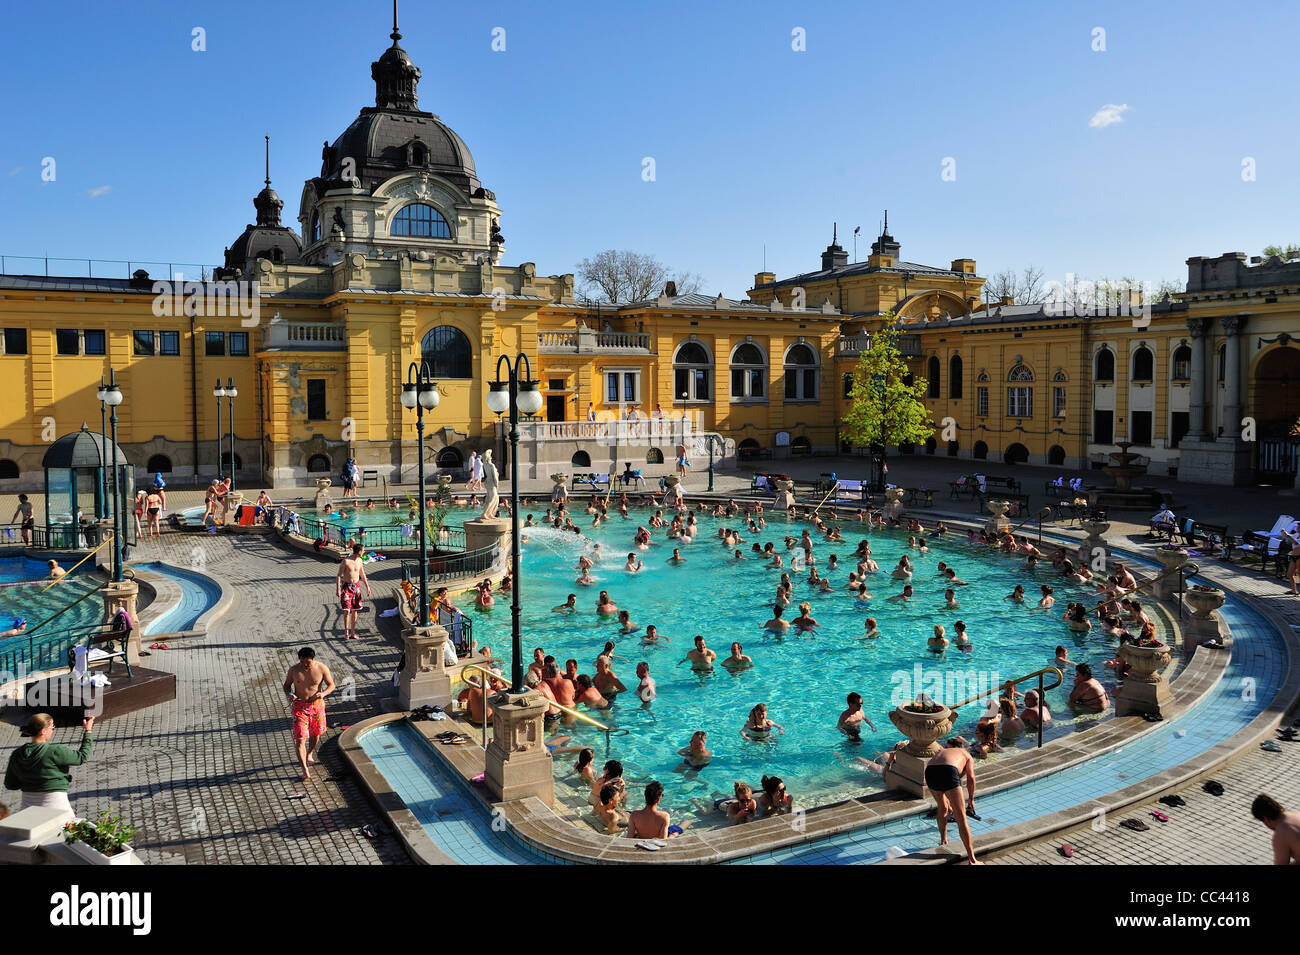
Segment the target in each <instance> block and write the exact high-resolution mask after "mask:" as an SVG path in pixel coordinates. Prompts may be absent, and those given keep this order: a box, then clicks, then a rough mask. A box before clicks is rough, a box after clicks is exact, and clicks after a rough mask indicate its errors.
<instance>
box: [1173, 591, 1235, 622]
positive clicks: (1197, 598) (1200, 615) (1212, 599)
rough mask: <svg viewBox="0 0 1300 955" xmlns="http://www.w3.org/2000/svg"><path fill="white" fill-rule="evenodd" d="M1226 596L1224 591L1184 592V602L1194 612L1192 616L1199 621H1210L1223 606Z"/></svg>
mask: <svg viewBox="0 0 1300 955" xmlns="http://www.w3.org/2000/svg"><path fill="white" fill-rule="evenodd" d="M1226 599H1227V598H1226V597H1225V596H1224V593H1223V591H1222V590H1195V589H1193V590H1187V591H1184V592H1183V601H1184V602H1185V603H1186V604H1187V606H1188V607H1190V608H1191V610H1192V616H1193V617H1194V618H1195V619H1197V620H1209V619H1210V615H1211V614H1213V613H1214V611H1216V610H1218V609H1219V608H1220V607H1222V606H1223V603H1224V600H1226Z"/></svg>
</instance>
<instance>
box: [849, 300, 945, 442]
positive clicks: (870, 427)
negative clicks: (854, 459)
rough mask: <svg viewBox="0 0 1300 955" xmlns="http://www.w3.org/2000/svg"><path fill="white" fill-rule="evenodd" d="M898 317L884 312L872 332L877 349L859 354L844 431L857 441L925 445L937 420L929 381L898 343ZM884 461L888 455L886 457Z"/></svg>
mask: <svg viewBox="0 0 1300 955" xmlns="http://www.w3.org/2000/svg"><path fill="white" fill-rule="evenodd" d="M896 322H897V315H895V314H894V313H893V312H892V311H891V312H887V313H886V314H885V315H884V318H883V321H882V324H881V327H880V328H879V329H878V330H877V331H875V332H872V333H871V347H869V348H868V349H866V350H865V351H863V352H862V353H861V354H860V355H859V356H858V364H857V367H856V368H854V370H853V387H852V389H851V391H850V392H849V409H848V411H846V412H845V413H844V420H843V423H842V425H841V428H840V431H841V434H842V435H843V436H844V437H845V438H846V439H847V440H848V441H850V442H852V443H853V444H857V445H868V446H869V445H879V446H880V447H882V448H888V447H889V446H890V445H899V444H920V443H923V442H924V441H925V440H926V438H929V437H931V436H933V434H934V430H935V428H934V419H933V418H931V417H930V409H929V408H927V407H926V406H925V393H926V390H927V388H928V385H929V382H928V381H927V380H926V379H925V378H919V377H917V378H912V379H910V383H909V379H908V376H909V375H910V374H911V372H910V370H909V369H908V367H907V362H906V360H905V359H904V358H903V354H902V352H901V351H900V350H899V347H898V337H899V330H898V326H897V324H896ZM881 463H882V464H883V463H884V455H883V454H882V456H881Z"/></svg>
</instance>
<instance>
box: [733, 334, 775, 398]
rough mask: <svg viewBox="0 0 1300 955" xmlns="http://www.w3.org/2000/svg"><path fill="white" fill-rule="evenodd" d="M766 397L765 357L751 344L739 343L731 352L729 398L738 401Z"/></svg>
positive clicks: (759, 349)
mask: <svg viewBox="0 0 1300 955" xmlns="http://www.w3.org/2000/svg"><path fill="white" fill-rule="evenodd" d="M766 396H767V356H766V355H764V354H763V349H761V348H759V347H758V346H757V345H755V344H754V343H753V342H741V343H740V344H739V345H737V346H736V347H735V348H734V349H733V350H732V352H731V397H732V398H735V399H737V400H738V401H739V400H745V399H748V398H764V397H766Z"/></svg>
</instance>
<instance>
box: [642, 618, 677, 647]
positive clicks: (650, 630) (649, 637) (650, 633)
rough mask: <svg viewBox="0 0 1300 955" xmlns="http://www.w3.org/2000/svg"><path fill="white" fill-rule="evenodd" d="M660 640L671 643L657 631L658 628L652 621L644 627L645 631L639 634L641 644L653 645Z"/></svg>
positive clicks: (644, 645)
mask: <svg viewBox="0 0 1300 955" xmlns="http://www.w3.org/2000/svg"><path fill="white" fill-rule="evenodd" d="M660 640H662V641H663V642H664V643H672V641H671V640H669V639H668V638H667V637H665V636H664V635H663V634H661V633H660V632H659V629H658V628H657V627H656V626H655V625H654V624H653V623H652V624H650V625H649V626H648V627H646V628H645V633H643V634H642V635H641V646H643V647H653V646H654V645H655V644H657V643H658V642H659V641H660Z"/></svg>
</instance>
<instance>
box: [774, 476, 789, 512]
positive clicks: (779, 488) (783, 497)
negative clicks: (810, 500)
mask: <svg viewBox="0 0 1300 955" xmlns="http://www.w3.org/2000/svg"><path fill="white" fill-rule="evenodd" d="M772 483H773V484H774V485H775V486H776V499H775V500H773V501H772V509H773V510H775V511H788V510H790V508H792V507H794V481H782V480H780V479H779V478H778V479H777V480H775V481H773V482H772Z"/></svg>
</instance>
